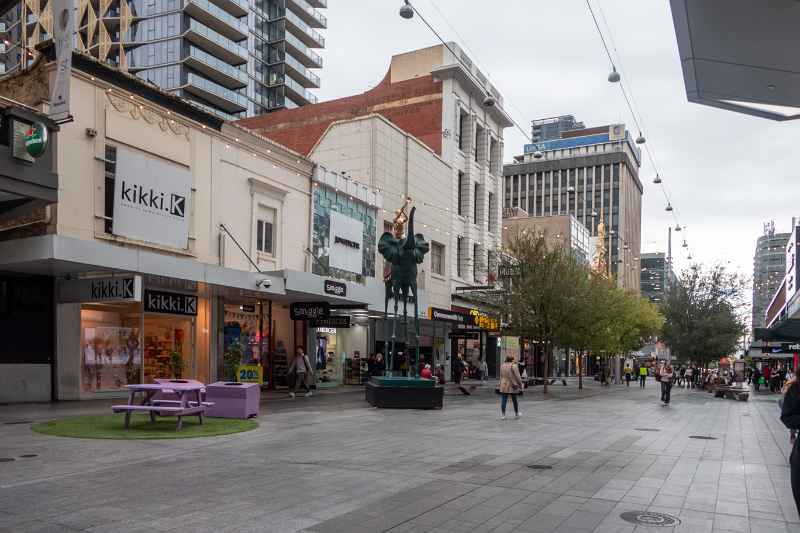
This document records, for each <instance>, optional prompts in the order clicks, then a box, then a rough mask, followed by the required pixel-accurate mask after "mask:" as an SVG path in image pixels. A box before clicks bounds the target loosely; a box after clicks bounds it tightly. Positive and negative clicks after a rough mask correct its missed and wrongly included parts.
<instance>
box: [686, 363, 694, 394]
mask: <svg viewBox="0 0 800 533" xmlns="http://www.w3.org/2000/svg"><path fill="white" fill-rule="evenodd" d="M693 375H694V369H693V368H692V367H688V368H687V369H686V388H687V389H693V388H694V381H692V376H693Z"/></svg>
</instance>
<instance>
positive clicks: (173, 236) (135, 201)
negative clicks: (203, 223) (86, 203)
mask: <svg viewBox="0 0 800 533" xmlns="http://www.w3.org/2000/svg"><path fill="white" fill-rule="evenodd" d="M116 168H117V171H116V178H115V180H114V221H113V228H114V230H113V231H114V234H115V235H122V236H124V237H129V238H131V239H137V240H141V241H146V242H152V243H156V244H163V245H165V246H171V247H173V248H180V249H185V248H186V247H187V246H188V240H189V192H190V189H191V186H192V174H191V172H189V169H188V168H186V167H182V166H180V165H177V164H174V163H169V162H167V161H164V160H161V159H158V158H155V157H151V156H148V155H145V154H143V153H142V152H138V151H136V150H131V149H129V148H124V147H122V146H119V147H117V165H116Z"/></svg>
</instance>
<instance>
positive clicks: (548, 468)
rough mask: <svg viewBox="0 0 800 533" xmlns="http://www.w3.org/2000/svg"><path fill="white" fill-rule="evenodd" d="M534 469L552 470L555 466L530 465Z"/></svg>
mask: <svg viewBox="0 0 800 533" xmlns="http://www.w3.org/2000/svg"><path fill="white" fill-rule="evenodd" d="M528 468H530V469H532V470H551V469H552V468H553V467H552V466H550V465H528Z"/></svg>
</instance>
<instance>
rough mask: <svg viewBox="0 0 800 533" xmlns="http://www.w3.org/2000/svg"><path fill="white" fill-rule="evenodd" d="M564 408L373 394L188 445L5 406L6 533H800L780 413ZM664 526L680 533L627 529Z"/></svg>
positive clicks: (577, 402) (621, 393) (562, 392)
mask: <svg viewBox="0 0 800 533" xmlns="http://www.w3.org/2000/svg"><path fill="white" fill-rule="evenodd" d="M551 390H552V392H551V393H550V396H551V397H552V398H553V400H545V399H544V398H543V395H542V392H541V388H537V389H535V390H530V391H528V392H526V394H525V397H524V399H523V402H522V408H523V410H524V417H523V418H522V419H520V420H513V419H511V420H506V421H501V420H500V419H499V417H498V407H497V397H496V396H495V395H494V394H493V393H492V390H491V385H490V386H487V387H484V388H482V389H481V388H478V389H476V391H475V393H474V394H473V395H472V396H468V397H467V396H461V395H460V394H458V392H457V391H455V390H452V389H451V390H450V391H448V396H447V397H446V400H445V409H444V410H441V411H388V410H386V411H385V410H377V409H370V408H368V407H366V406H365V404H364V402H363V400H362V396H361V393H360V391H357V390H356V391H352V392H340V393H334V394H320V395H319V396H314V397H312V398H298V399H296V400H293V401H289V400H285V399H280V400H279V399H277V398H275V399H274V401H268V402H267V403H266V404H265V413H264V414H263V415H262V416H261V418H260V422H261V426H260V427H259V428H258V429H257V430H255V431H251V432H248V433H244V434H238V435H230V436H224V437H215V438H204V439H187V440H177V441H172V440H170V441H138V442H120V441H102V440H81V439H67V438H58V437H48V436H44V435H39V434H35V433H32V432H31V430H30V427H29V424H28V423H25V420H30V419H33V418H36V419H40V418H52V417H53V416H61V415H62V414H67V413H75V412H83V411H87V410H89V411H95V410H105V407H104V405H102V404H101V403H98V404H97V405H95V404H91V405H90V404H59V405H57V406H56V405H54V406H41V405H39V406H35V405H34V406H0V457H7V458H15V460H14V461H12V462H0V531H13V532H15V533H18V532H34V531H35V532H44V531H59V532H62V531H66V532H72V531H91V532H98V533H99V532H112V531H113V532H129V533H130V532H138V531H142V532H144V531H148V532H152V531H155V532H159V531H184V532H185V531H192V532H195V531H197V532H201V531H238V532H245V531H253V532H255V531H286V532H291V531H308V532H317V533H327V532H334V531H337V532H338V531H342V532H353V533H361V532H368V531H370V532H371V531H392V532H403V531H475V532H481V531H484V532H489V531H493V532H505V531H521V532H537V533H549V532H558V533H567V532H572V533H590V532H593V533H630V532H634V531H636V532H644V531H648V532H650V531H652V532H665V531H676V532H677V531H680V532H704V533H712V532H714V533H716V532H719V533H722V532H737V533H762V532H764V533H767V532H768V533H781V532H795V531H797V532H800V517H798V514H797V511H796V510H795V508H794V502H793V500H792V498H791V491H790V489H789V472H788V465H787V456H788V453H789V446H788V433H787V431H786V430H785V429H784V428H783V426H782V425H781V424H780V421H779V420H778V416H777V415H778V413H777V405H776V403H775V400H776V399H777V397H776V396H757V397H755V398H753V399H751V401H750V402H746V403H745V402H734V401H731V400H722V399H717V398H713V397H712V396H711V395H710V394H708V393H705V392H696V391H685V390H680V389H676V390H675V391H674V392H673V403H672V405H671V406H670V407H662V406H661V405H660V403H659V402H658V398H657V396H658V392H657V388H656V384H655V383H654V382H652V381H651V382H649V383H648V387H647V389H645V390H644V391H642V390H641V389H639V388H638V387H631V388H630V389H627V388H626V387H624V386H611V387H609V388H600V387H598V386H597V385H596V384H595V383H594V382H591V381H588V380H587V383H586V389H585V390H584V391H582V392H577V391H575V389H574V387H572V386H570V387H566V388H565V387H562V386H560V385H556V386H554V387H552V389H551ZM7 422H22V423H11V424H8V423H7ZM691 436H705V437H713V439H714V440H700V439H693V438H690V437H691ZM25 454H36V455H37V456H36V457H33V458H22V457H21V456H22V455H25ZM532 465H534V466H535V467H534V468H531V466H532ZM648 511H649V512H660V513H666V514H668V515H670V516H672V517H675V518H677V519H678V520H680V524H679V525H677V526H675V527H651V528H648V527H645V526H636V525H634V524H632V523H629V522H626V521H625V520H624V519H623V518H622V517H621V516H620V515H622V514H623V513H625V512H639V513H640V514H641V513H643V512H648ZM634 514H636V513H634Z"/></svg>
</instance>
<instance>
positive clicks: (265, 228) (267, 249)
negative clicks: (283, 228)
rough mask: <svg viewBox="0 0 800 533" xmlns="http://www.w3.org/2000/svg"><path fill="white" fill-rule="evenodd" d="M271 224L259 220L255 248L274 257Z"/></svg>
mask: <svg viewBox="0 0 800 533" xmlns="http://www.w3.org/2000/svg"><path fill="white" fill-rule="evenodd" d="M272 243H273V227H272V222H267V221H266V220H259V221H258V223H257V230H256V248H257V249H258V251H259V252H263V253H265V254H270V255H274V253H275V252H274V249H273V247H272Z"/></svg>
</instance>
